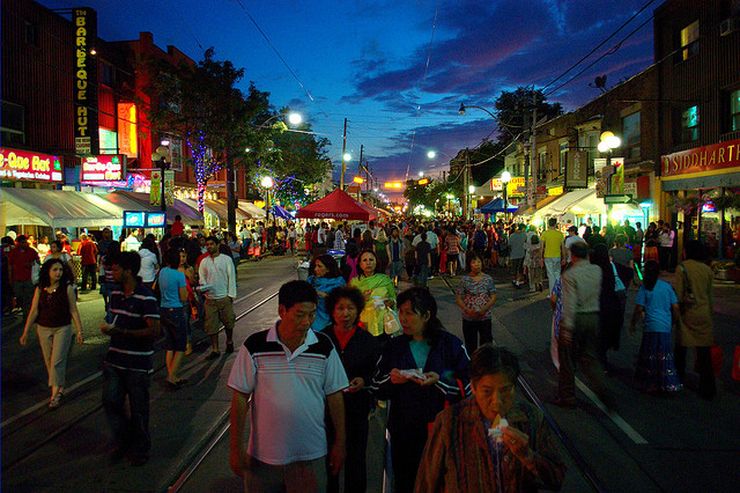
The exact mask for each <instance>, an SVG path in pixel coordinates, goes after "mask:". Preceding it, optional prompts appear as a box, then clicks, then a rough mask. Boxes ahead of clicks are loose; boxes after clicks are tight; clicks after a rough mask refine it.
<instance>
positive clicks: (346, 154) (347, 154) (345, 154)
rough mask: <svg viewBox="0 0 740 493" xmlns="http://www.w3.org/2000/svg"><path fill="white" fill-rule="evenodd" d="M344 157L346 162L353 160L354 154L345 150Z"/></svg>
mask: <svg viewBox="0 0 740 493" xmlns="http://www.w3.org/2000/svg"><path fill="white" fill-rule="evenodd" d="M342 159H343V160H344V162H345V163H347V162H349V161H352V154H350V153H349V152H345V153H344V154H342Z"/></svg>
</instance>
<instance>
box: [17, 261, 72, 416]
mask: <svg viewBox="0 0 740 493" xmlns="http://www.w3.org/2000/svg"><path fill="white" fill-rule="evenodd" d="M34 324H36V331H37V333H38V336H39V344H40V345H41V352H42V353H43V355H44V363H45V364H46V371H47V372H48V374H49V387H51V398H50V399H49V408H50V409H56V408H57V407H59V404H60V402H61V398H62V395H63V393H64V384H65V383H66V382H65V380H66V372H67V356H69V348H70V346H71V345H72V324H74V328H75V331H76V333H77V343H78V344H82V322H81V320H80V312H79V311H78V310H77V298H76V297H75V291H74V288H73V287H72V280H71V272H70V271H69V269H68V268H67V267H66V266H65V265H64V263H63V262H62V261H61V260H59V259H52V260H49V261H47V262H45V263H44V265H42V266H41V272H40V273H39V285H38V286H37V287H36V291H35V292H34V295H33V301H32V302H31V311H30V312H29V314H28V319H26V326H25V327H24V329H23V335H21V338H20V343H21V346H25V345H26V343H27V342H28V332H29V330H30V329H31V326H32V325H34Z"/></svg>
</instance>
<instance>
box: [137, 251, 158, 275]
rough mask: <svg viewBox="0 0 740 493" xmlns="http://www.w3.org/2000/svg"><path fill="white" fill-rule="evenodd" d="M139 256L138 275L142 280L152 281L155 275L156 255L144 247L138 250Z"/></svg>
mask: <svg viewBox="0 0 740 493" xmlns="http://www.w3.org/2000/svg"><path fill="white" fill-rule="evenodd" d="M139 257H141V267H139V277H141V280H142V281H144V282H153V281H154V279H155V278H156V277H157V256H156V255H155V254H154V253H152V252H151V251H150V250H147V249H146V248H142V249H141V250H139Z"/></svg>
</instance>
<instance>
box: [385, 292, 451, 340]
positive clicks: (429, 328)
mask: <svg viewBox="0 0 740 493" xmlns="http://www.w3.org/2000/svg"><path fill="white" fill-rule="evenodd" d="M407 301H408V302H410V303H411V309H412V310H413V311H414V312H415V313H418V314H419V315H426V314H429V321H428V322H427V325H426V327H424V338H426V339H436V337H437V336H438V335H439V333H440V332H442V331H443V330H444V327H443V326H442V322H440V321H439V318H437V300H435V299H434V296H432V293H431V292H429V289H427V288H422V287H415V288H409V289H407V290H406V291H402V292H401V293H400V294H399V295H398V296H397V297H396V306H397V307H398V308H399V309H400V307H401V305H403V304H404V303H406V302H407Z"/></svg>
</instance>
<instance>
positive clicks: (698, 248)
mask: <svg viewBox="0 0 740 493" xmlns="http://www.w3.org/2000/svg"><path fill="white" fill-rule="evenodd" d="M685 248H686V259H687V260H696V261H697V262H704V261H706V259H707V249H706V248H704V244H703V243H702V242H701V241H699V240H689V241H687V242H686V246H685Z"/></svg>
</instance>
